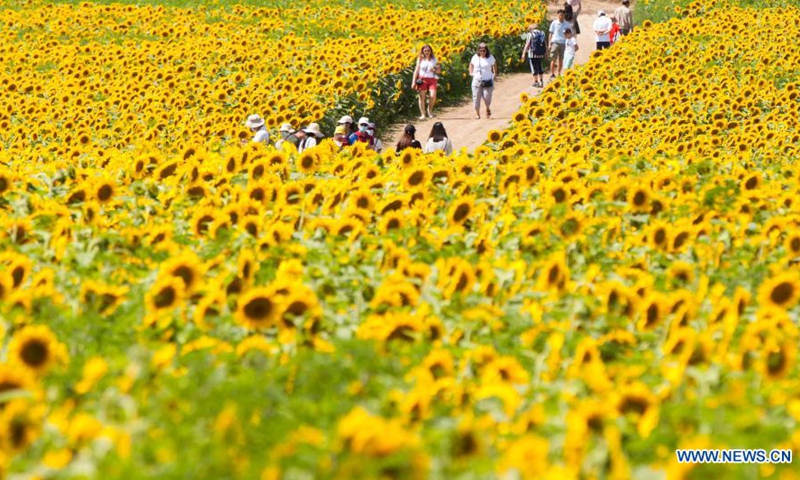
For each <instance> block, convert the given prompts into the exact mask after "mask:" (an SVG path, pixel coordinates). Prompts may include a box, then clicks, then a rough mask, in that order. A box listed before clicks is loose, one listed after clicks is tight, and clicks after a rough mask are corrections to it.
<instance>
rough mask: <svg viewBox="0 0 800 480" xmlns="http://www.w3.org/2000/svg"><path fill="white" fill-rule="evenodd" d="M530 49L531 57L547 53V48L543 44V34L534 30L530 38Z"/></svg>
mask: <svg viewBox="0 0 800 480" xmlns="http://www.w3.org/2000/svg"><path fill="white" fill-rule="evenodd" d="M530 42H531V43H530V46H529V47H528V48H529V49H530V54H531V56H543V55H544V54H545V53H547V46H546V44H545V37H544V32H542V31H541V30H534V31H532V32H531V36H530Z"/></svg>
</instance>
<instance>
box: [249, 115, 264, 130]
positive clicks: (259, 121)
mask: <svg viewBox="0 0 800 480" xmlns="http://www.w3.org/2000/svg"><path fill="white" fill-rule="evenodd" d="M245 125H247V127H248V128H258V127H263V126H264V119H263V118H261V115H259V114H255V115H250V116H249V117H247V123H245Z"/></svg>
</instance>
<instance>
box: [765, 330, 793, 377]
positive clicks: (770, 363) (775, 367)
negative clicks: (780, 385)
mask: <svg viewBox="0 0 800 480" xmlns="http://www.w3.org/2000/svg"><path fill="white" fill-rule="evenodd" d="M764 350H765V351H764V354H763V355H764V373H765V374H766V376H767V378H769V379H771V380H777V379H780V378H784V377H785V376H786V375H787V374H788V373H789V372H790V371H791V370H792V367H794V363H795V358H796V357H797V345H796V344H793V343H792V342H790V341H784V342H780V343H778V342H775V341H773V340H772V339H770V341H768V342H767V345H765V348H764Z"/></svg>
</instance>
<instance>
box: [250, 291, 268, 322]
mask: <svg viewBox="0 0 800 480" xmlns="http://www.w3.org/2000/svg"><path fill="white" fill-rule="evenodd" d="M273 309H274V305H273V304H272V300H270V299H269V298H263V297H262V298H254V299H253V300H250V301H249V302H247V305H245V306H244V314H245V315H246V316H247V318H249V319H251V320H255V321H264V320H266V319H267V318H269V316H270V315H271V314H272V310H273Z"/></svg>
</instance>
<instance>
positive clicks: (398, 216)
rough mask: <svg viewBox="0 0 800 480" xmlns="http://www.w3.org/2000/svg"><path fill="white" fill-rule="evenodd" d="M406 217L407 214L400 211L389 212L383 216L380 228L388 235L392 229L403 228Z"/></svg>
mask: <svg viewBox="0 0 800 480" xmlns="http://www.w3.org/2000/svg"><path fill="white" fill-rule="evenodd" d="M404 218H405V216H404V215H403V214H402V213H400V212H395V211H393V212H389V213H387V214H385V215H383V217H382V218H381V220H380V224H379V225H378V230H379V231H380V232H381V233H382V234H384V235H386V234H388V233H389V232H390V231H392V230H397V229H402V228H403V226H404V224H403V220H404Z"/></svg>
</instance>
